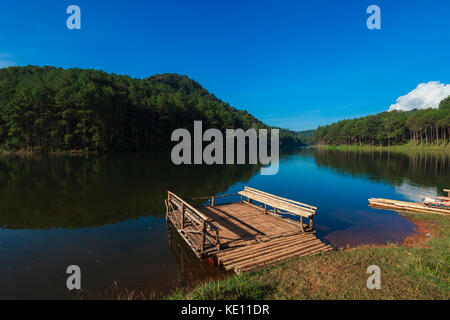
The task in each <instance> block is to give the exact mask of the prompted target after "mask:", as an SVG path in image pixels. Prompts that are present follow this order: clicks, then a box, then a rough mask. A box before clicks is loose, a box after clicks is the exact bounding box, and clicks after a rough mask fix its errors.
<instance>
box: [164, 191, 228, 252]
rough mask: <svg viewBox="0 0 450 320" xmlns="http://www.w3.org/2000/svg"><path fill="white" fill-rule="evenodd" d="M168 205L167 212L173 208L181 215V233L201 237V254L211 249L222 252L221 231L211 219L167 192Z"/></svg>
mask: <svg viewBox="0 0 450 320" xmlns="http://www.w3.org/2000/svg"><path fill="white" fill-rule="evenodd" d="M167 204H168V206H167V210H169V208H170V207H172V209H173V212H178V213H179V217H178V219H179V225H180V230H179V231H182V232H184V233H198V234H200V235H201V242H200V244H199V247H200V248H199V249H200V252H201V253H203V252H205V251H206V250H208V249H211V248H215V249H217V250H220V240H219V229H218V228H216V227H215V226H214V225H213V224H212V223H211V219H210V218H208V217H207V216H205V215H204V214H203V213H201V212H200V211H199V210H197V209H196V208H195V207H193V206H192V205H190V204H189V203H188V202H186V201H185V200H183V199H181V198H180V197H178V196H177V195H176V194H174V193H173V192H170V191H168V192H167ZM186 226H188V228H186ZM208 236H209V237H208ZM211 239H214V240H211Z"/></svg>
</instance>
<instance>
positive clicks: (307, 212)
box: [239, 187, 317, 231]
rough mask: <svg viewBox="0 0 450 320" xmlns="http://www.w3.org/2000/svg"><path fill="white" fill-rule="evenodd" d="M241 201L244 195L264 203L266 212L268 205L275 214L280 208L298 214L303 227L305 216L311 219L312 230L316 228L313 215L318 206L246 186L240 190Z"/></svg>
mask: <svg viewBox="0 0 450 320" xmlns="http://www.w3.org/2000/svg"><path fill="white" fill-rule="evenodd" d="M239 194H240V195H241V202H244V199H243V198H244V197H246V198H247V202H248V203H250V204H252V201H257V202H260V203H262V204H264V213H265V214H267V213H268V212H267V206H270V207H272V208H273V209H274V214H277V213H278V210H283V211H285V212H286V213H288V214H293V215H297V216H299V217H300V225H301V228H302V229H303V218H308V219H309V225H310V229H311V231H312V230H313V229H314V222H313V217H314V215H315V214H316V210H317V207H314V206H311V205H308V204H305V203H301V202H298V201H294V200H290V199H286V198H282V197H279V196H276V195H273V194H270V193H267V192H264V191H261V190H257V189H253V188H250V187H245V188H244V190H243V191H240V192H239Z"/></svg>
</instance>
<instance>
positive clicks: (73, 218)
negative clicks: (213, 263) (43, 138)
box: [0, 153, 258, 229]
mask: <svg viewBox="0 0 450 320" xmlns="http://www.w3.org/2000/svg"><path fill="white" fill-rule="evenodd" d="M257 170H258V168H257V166H251V165H248V166H242V165H241V166H231V165H229V166H175V165H173V164H172V163H171V161H170V158H169V156H168V155H167V154H165V153H152V154H118V155H104V156H99V157H88V158H83V157H77V158H73V157H51V158H37V159H28V158H19V157H5V158H1V157H0V203H1V204H2V207H1V210H0V226H4V228H8V229H54V228H64V229H72V228H84V227H94V226H102V225H106V224H110V223H116V222H119V221H124V220H128V219H136V218H139V217H143V216H148V215H152V216H156V217H162V216H164V214H165V213H164V212H165V209H164V202H163V199H164V198H165V196H166V192H167V190H176V191H177V193H178V194H180V195H181V196H183V195H190V196H201V195H205V194H206V195H210V194H215V193H219V192H223V191H225V190H226V189H227V188H228V187H229V186H230V185H232V184H234V183H235V182H237V181H246V180H248V179H249V178H250V177H251V176H252V175H253V174H255V173H256V172H257Z"/></svg>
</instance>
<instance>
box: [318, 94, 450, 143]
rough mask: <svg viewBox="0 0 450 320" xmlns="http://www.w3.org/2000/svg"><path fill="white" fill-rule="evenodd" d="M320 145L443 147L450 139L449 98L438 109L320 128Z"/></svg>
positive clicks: (391, 114) (364, 118) (389, 114)
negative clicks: (420, 144) (424, 145)
mask: <svg viewBox="0 0 450 320" xmlns="http://www.w3.org/2000/svg"><path fill="white" fill-rule="evenodd" d="M314 137H315V140H316V142H317V143H318V144H321V145H357V144H359V145H362V144H365V145H375V144H376V145H382V146H390V145H392V144H402V143H405V142H408V141H413V142H415V143H440V142H448V141H449V139H450V97H448V98H446V99H444V100H443V101H441V103H440V104H439V108H438V109H425V110H413V111H408V112H404V111H391V112H382V113H379V114H376V115H370V116H367V117H363V118H357V119H351V120H342V121H339V122H336V123H333V124H330V125H327V126H322V127H318V128H317V129H316V131H315V134H314Z"/></svg>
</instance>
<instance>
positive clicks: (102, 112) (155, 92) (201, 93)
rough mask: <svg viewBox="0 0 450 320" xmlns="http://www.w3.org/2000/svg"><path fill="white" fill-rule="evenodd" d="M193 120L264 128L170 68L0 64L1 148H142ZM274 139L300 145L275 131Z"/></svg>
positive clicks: (162, 143)
mask: <svg viewBox="0 0 450 320" xmlns="http://www.w3.org/2000/svg"><path fill="white" fill-rule="evenodd" d="M194 120H202V121H203V127H204V128H205V129H206V128H218V129H228V128H230V129H234V128H242V129H248V128H255V129H257V130H258V129H261V128H269V127H268V126H266V125H265V124H264V123H262V122H261V121H259V120H258V119H256V118H255V117H253V116H252V115H250V114H249V113H248V112H246V111H240V110H236V109H234V108H232V107H231V106H230V105H228V104H227V103H224V102H222V101H220V100H219V99H217V98H216V97H215V96H214V95H212V94H210V93H209V92H208V91H207V90H205V89H204V88H202V87H201V86H200V85H199V84H198V83H197V82H195V81H193V80H191V79H189V78H188V77H186V76H180V75H177V74H163V75H156V76H152V77H149V78H146V79H134V78H131V77H129V76H120V75H115V74H108V73H105V72H102V71H97V70H82V69H68V70H64V69H61V68H55V67H43V68H40V67H36V66H28V67H10V68H4V69H0V148H1V149H5V150H18V149H27V150H32V151H37V150H39V151H56V150H73V149H78V150H80V149H84V150H95V151H105V152H118V151H149V150H152V149H154V148H163V147H168V145H169V144H170V136H171V134H172V131H173V130H174V129H176V128H187V129H192V127H193V122H194ZM280 138H281V141H280V143H281V145H282V146H288V145H300V144H301V141H300V139H299V138H298V137H297V135H296V134H295V133H294V132H291V131H288V130H281V131H280Z"/></svg>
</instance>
